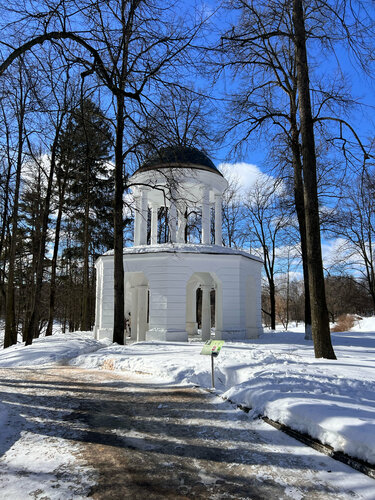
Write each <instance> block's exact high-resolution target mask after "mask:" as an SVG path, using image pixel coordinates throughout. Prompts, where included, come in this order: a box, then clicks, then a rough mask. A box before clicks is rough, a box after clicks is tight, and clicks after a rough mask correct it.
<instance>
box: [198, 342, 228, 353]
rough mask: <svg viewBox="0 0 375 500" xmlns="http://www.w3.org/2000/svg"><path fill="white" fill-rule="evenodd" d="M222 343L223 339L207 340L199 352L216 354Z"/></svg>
mask: <svg viewBox="0 0 375 500" xmlns="http://www.w3.org/2000/svg"><path fill="white" fill-rule="evenodd" d="M223 345H224V340H207V342H206V343H205V344H204V346H203V349H202V350H201V354H212V355H213V356H218V354H219V352H220V350H221V348H222V347H223Z"/></svg>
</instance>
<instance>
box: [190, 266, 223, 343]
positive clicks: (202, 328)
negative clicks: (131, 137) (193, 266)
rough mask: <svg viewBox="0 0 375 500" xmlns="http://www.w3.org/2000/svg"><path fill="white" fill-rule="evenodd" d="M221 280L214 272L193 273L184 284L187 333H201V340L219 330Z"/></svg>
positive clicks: (217, 332)
mask: <svg viewBox="0 0 375 500" xmlns="http://www.w3.org/2000/svg"><path fill="white" fill-rule="evenodd" d="M221 325H222V293H221V282H220V280H219V279H218V278H217V277H216V276H215V274H214V273H208V272H197V273H194V274H193V275H192V276H191V278H190V279H189V281H188V282H187V286H186V331H187V333H188V335H190V336H195V335H198V334H199V333H200V334H201V337H202V340H205V341H206V340H209V339H210V338H211V336H212V335H215V337H217V335H218V334H219V336H220V332H221Z"/></svg>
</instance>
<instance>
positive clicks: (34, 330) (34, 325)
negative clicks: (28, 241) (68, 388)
mask: <svg viewBox="0 0 375 500" xmlns="http://www.w3.org/2000/svg"><path fill="white" fill-rule="evenodd" d="M59 133H60V128H58V129H57V130H56V134H55V138H54V141H53V144H52V150H51V167H50V172H49V178H48V185H47V191H46V199H45V205H44V210H43V222H42V231H41V236H40V248H39V254H38V259H37V269H36V276H35V293H34V297H33V305H32V312H31V316H30V322H29V325H28V328H27V332H26V345H31V344H32V342H33V339H34V338H37V337H38V336H39V319H40V306H41V292H42V285H43V271H44V257H45V252H46V241H47V231H48V218H49V212H50V201H51V194H52V183H53V177H54V173H55V166H56V148H57V141H58V137H59Z"/></svg>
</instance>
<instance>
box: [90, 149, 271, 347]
mask: <svg viewBox="0 0 375 500" xmlns="http://www.w3.org/2000/svg"><path fill="white" fill-rule="evenodd" d="M131 183H132V184H133V186H134V187H133V188H132V192H133V195H134V198H135V200H136V209H135V222H134V246H133V247H129V248H124V272H125V312H126V318H127V320H128V323H131V336H132V338H133V339H134V340H138V341H140V340H164V341H187V340H188V336H189V335H197V334H198V322H199V326H200V327H201V328H200V330H201V337H202V340H207V339H209V338H210V336H211V331H212V327H213V329H214V332H215V338H217V339H223V340H240V339H246V338H255V337H258V334H259V333H260V332H261V331H262V323H261V268H262V262H261V260H260V259H258V258H257V257H254V256H252V255H250V254H249V253H247V252H243V251H239V250H234V249H232V248H226V247H223V246H222V196H223V192H224V190H225V188H226V187H227V181H226V179H225V178H224V177H223V176H222V174H221V173H220V172H219V171H218V170H217V168H216V167H215V165H214V164H213V163H212V161H211V160H210V159H209V158H208V157H207V156H206V155H205V154H203V153H202V152H200V151H198V150H197V149H195V148H186V147H169V148H164V149H162V150H161V151H160V152H159V153H158V155H156V156H154V157H153V158H152V159H151V160H150V161H148V162H146V163H145V164H144V165H142V167H140V168H139V169H138V170H137V171H136V172H135V173H134V175H133V176H132V178H131ZM191 211H193V212H195V213H199V214H201V224H200V228H199V231H200V243H187V241H186V239H187V238H186V235H187V231H186V227H187V224H188V222H189V220H188V214H189V213H190V212H191ZM161 215H162V217H161ZM163 238H164V240H165V239H167V242H164V240H163ZM161 241H163V243H161ZM96 272H97V285H96V316H95V336H96V338H98V339H100V338H103V337H108V338H110V339H112V336H113V311H114V288H113V286H114V278H113V274H114V258H113V251H109V252H107V253H106V254H104V255H102V256H101V257H99V258H98V260H97V261H96ZM197 291H198V292H197ZM197 299H199V304H197Z"/></svg>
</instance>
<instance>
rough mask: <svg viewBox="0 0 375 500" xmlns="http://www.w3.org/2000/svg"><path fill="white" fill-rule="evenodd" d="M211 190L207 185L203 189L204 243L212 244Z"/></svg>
mask: <svg viewBox="0 0 375 500" xmlns="http://www.w3.org/2000/svg"><path fill="white" fill-rule="evenodd" d="M209 195H210V191H209V189H208V188H207V187H205V188H203V190H202V243H203V244H204V245H209V244H210V233H211V231H210V229H211V227H210V223H211V220H210V219H211V210H210V197H209Z"/></svg>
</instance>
